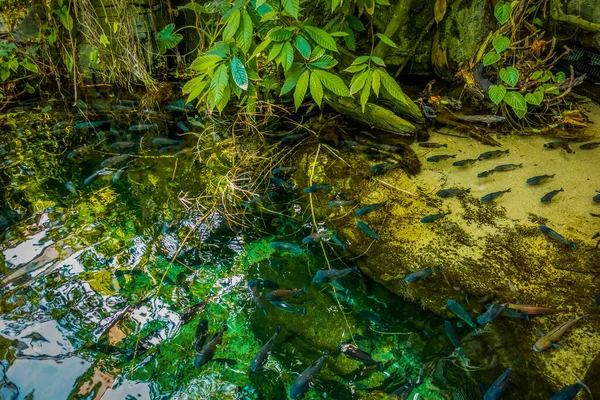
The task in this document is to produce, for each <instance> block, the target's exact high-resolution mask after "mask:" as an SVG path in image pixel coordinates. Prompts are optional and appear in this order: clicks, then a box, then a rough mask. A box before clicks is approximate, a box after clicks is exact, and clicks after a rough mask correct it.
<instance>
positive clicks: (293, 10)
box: [281, 0, 300, 18]
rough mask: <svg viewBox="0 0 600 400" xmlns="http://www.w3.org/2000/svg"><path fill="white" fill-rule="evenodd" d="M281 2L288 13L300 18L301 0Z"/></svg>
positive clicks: (283, 0) (282, 0)
mask: <svg viewBox="0 0 600 400" xmlns="http://www.w3.org/2000/svg"><path fill="white" fill-rule="evenodd" d="M281 4H282V5H283V9H284V10H285V11H287V12H288V14H290V15H291V16H292V17H294V18H298V13H299V12H300V0H281Z"/></svg>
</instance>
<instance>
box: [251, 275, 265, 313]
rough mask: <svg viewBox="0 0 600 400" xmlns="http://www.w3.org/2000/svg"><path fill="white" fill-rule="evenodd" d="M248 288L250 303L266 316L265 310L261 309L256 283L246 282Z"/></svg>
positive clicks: (253, 281) (252, 281)
mask: <svg viewBox="0 0 600 400" xmlns="http://www.w3.org/2000/svg"><path fill="white" fill-rule="evenodd" d="M248 288H249V289H250V296H251V297H252V302H253V303H254V304H255V305H256V307H258V309H259V310H260V311H262V312H263V314H265V316H266V315H267V310H265V308H264V307H263V305H262V303H261V301H260V294H259V293H258V283H256V281H255V280H249V281H248Z"/></svg>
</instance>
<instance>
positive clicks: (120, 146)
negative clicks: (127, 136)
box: [109, 142, 135, 150]
mask: <svg viewBox="0 0 600 400" xmlns="http://www.w3.org/2000/svg"><path fill="white" fill-rule="evenodd" d="M134 146H135V143H133V142H115V143H113V144H111V145H110V146H109V147H110V148H111V149H115V150H127V149H132V148H133V147H134Z"/></svg>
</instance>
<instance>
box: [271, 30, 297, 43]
mask: <svg viewBox="0 0 600 400" xmlns="http://www.w3.org/2000/svg"><path fill="white" fill-rule="evenodd" d="M293 35H294V34H293V33H292V32H291V31H288V30H287V29H283V28H278V29H275V30H273V31H272V32H271V33H270V34H269V36H270V37H271V38H272V39H273V41H274V42H285V41H286V40H289V39H290V38H291V37H292V36H293Z"/></svg>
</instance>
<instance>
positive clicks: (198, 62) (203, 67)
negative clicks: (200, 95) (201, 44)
mask: <svg viewBox="0 0 600 400" xmlns="http://www.w3.org/2000/svg"><path fill="white" fill-rule="evenodd" d="M222 59H223V58H222V57H220V56H217V55H204V56H199V57H196V59H195V60H194V61H193V62H192V65H190V69H192V70H194V71H197V72H203V71H207V70H209V69H211V68H212V67H213V66H214V65H215V64H216V63H217V62H219V61H221V60H222Z"/></svg>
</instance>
